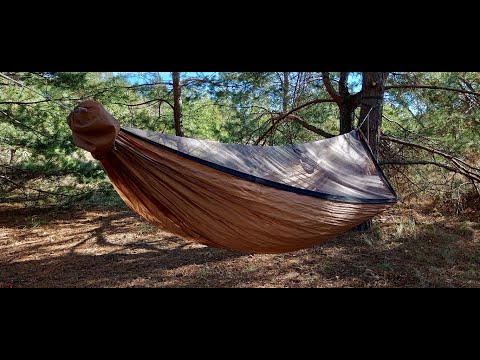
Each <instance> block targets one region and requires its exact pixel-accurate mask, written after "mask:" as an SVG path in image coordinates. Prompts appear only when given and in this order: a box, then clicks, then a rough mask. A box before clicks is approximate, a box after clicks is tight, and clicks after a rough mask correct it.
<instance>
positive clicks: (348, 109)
mask: <svg viewBox="0 0 480 360" xmlns="http://www.w3.org/2000/svg"><path fill="white" fill-rule="evenodd" d="M357 106H358V104H357V103H356V102H355V101H354V99H353V98H352V97H351V96H350V95H347V96H345V97H344V98H343V102H342V103H341V104H338V108H339V110H340V134H346V133H348V132H350V131H352V130H353V124H354V123H355V117H354V114H355V109H356V108H357Z"/></svg>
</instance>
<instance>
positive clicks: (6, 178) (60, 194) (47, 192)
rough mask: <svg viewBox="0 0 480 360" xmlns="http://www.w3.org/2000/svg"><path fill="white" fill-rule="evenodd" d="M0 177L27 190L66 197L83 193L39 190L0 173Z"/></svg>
mask: <svg viewBox="0 0 480 360" xmlns="http://www.w3.org/2000/svg"><path fill="white" fill-rule="evenodd" d="M0 179H4V180H5V181H6V182H9V183H10V184H13V185H15V186H17V187H21V188H23V189H27V190H33V191H37V192H39V193H42V194H47V195H55V196H66V197H77V196H80V195H83V193H80V194H75V195H68V194H63V193H58V192H52V191H45V190H40V189H35V188H31V187H28V186H25V185H22V184H19V183H17V182H15V181H13V180H11V179H9V178H8V177H6V176H3V175H0Z"/></svg>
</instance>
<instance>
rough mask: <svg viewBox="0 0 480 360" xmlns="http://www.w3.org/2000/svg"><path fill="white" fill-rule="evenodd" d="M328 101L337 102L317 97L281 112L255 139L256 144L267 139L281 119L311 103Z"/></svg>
mask: <svg viewBox="0 0 480 360" xmlns="http://www.w3.org/2000/svg"><path fill="white" fill-rule="evenodd" d="M326 102H335V101H334V100H333V99H316V100H312V101H307V102H306V103H303V104H302V105H298V106H296V107H294V108H293V109H291V110H290V111H288V112H286V113H284V114H281V115H279V116H278V117H275V118H271V119H270V120H272V126H270V128H269V129H268V130H267V131H266V132H264V133H263V134H262V136H260V137H259V138H258V139H257V141H255V145H258V144H260V142H261V141H262V140H263V139H265V138H266V137H267V136H268V135H269V134H270V133H271V132H272V131H273V130H274V129H275V127H276V126H277V125H278V123H279V122H280V121H282V120H283V119H285V118H286V117H287V116H288V115H290V114H292V113H294V112H296V111H298V110H300V109H302V108H304V107H306V106H309V105H313V104H319V103H326Z"/></svg>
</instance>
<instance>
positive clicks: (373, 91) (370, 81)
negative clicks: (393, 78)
mask: <svg viewBox="0 0 480 360" xmlns="http://www.w3.org/2000/svg"><path fill="white" fill-rule="evenodd" d="M387 75H388V73H386V72H364V73H363V81H362V102H361V104H360V106H361V107H360V121H363V120H364V119H365V118H366V116H367V114H368V118H367V120H366V121H365V122H364V123H363V125H362V127H361V130H362V132H363V134H364V135H365V137H367V140H368V144H369V145H370V148H371V149H372V153H373V155H374V156H375V158H376V159H377V160H378V152H379V148H380V130H381V128H382V112H383V97H384V95H385V80H386V79H387Z"/></svg>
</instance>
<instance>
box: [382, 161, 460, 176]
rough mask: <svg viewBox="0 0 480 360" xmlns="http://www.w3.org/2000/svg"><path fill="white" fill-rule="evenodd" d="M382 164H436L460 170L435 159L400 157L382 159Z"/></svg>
mask: <svg viewBox="0 0 480 360" xmlns="http://www.w3.org/2000/svg"><path fill="white" fill-rule="evenodd" d="M380 165H435V166H438V167H441V168H444V169H447V170H449V171H453V172H455V173H457V172H458V169H457V168H455V167H453V166H449V165H446V164H442V163H439V162H437V161H433V160H399V159H394V160H384V161H380Z"/></svg>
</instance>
